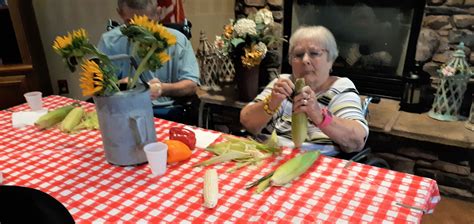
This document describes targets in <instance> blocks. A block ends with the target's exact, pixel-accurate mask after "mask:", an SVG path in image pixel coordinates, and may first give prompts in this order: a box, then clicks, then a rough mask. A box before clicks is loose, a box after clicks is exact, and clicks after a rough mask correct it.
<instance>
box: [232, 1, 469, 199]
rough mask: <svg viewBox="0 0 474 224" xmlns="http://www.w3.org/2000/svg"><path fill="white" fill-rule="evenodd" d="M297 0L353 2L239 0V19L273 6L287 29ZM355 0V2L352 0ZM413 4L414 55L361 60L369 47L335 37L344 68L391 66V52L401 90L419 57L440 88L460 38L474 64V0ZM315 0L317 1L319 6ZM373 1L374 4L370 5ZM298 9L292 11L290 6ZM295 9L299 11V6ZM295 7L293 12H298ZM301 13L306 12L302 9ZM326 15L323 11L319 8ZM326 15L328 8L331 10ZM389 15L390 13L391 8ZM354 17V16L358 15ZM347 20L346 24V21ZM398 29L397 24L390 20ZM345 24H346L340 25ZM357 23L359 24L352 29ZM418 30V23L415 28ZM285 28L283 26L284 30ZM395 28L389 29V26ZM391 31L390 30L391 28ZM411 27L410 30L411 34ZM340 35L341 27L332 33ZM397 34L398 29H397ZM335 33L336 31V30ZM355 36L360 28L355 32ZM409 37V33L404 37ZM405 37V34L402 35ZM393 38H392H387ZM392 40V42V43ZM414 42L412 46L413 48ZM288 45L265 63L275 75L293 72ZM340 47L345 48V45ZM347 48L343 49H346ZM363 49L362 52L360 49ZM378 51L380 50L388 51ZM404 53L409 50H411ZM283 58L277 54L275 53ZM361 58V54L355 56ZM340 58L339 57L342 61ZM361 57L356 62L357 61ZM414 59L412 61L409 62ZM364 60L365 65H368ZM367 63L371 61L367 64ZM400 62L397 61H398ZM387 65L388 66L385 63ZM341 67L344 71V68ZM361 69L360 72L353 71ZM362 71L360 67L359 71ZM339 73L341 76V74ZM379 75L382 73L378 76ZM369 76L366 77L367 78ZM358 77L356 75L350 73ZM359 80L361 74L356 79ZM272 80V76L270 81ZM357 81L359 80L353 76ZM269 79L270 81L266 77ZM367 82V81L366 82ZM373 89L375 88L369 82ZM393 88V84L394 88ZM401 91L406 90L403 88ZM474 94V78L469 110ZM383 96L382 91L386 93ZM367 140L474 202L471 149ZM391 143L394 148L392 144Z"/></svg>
mask: <svg viewBox="0 0 474 224" xmlns="http://www.w3.org/2000/svg"><path fill="white" fill-rule="evenodd" d="M292 2H300V3H301V2H303V3H304V2H311V3H314V2H317V4H319V3H321V4H322V3H325V4H326V3H328V2H348V1H338V0H322V1H316V0H313V1H308V0H292V1H291V0H236V7H235V12H236V17H237V18H239V17H242V16H246V15H248V14H249V13H251V12H256V11H257V10H258V9H260V8H262V7H268V8H269V9H270V10H271V11H272V12H273V15H274V18H275V21H277V22H279V23H280V24H281V25H282V27H283V26H284V24H287V22H285V21H286V20H288V19H289V18H290V19H291V17H288V16H287V14H286V11H285V10H288V5H292V4H290V3H292ZM350 2H353V1H350ZM360 2H362V3H369V2H382V1H360ZM391 2H405V3H407V4H409V1H391ZM413 2H422V4H423V6H422V7H423V12H422V15H421V21H419V23H420V25H421V26H420V27H418V29H417V31H416V32H418V33H417V34H416V35H414V36H416V37H417V39H416V41H415V44H413V45H410V44H409V43H408V42H409V40H408V41H407V49H405V51H406V52H410V51H412V52H413V53H411V54H410V53H408V54H406V55H407V56H406V58H403V57H401V56H400V55H401V54H403V52H395V53H393V52H390V51H387V52H388V53H379V54H378V55H377V54H376V56H377V57H376V58H375V59H373V60H372V61H370V60H369V61H367V59H364V60H365V61H364V60H362V61H360V60H361V59H362V58H361V57H362V56H361V55H370V53H368V54H367V52H364V51H369V50H370V49H366V48H364V47H362V48H361V47H360V46H358V47H357V49H358V50H359V53H360V55H358V54H352V55H351V54H350V51H351V49H352V51H353V49H355V48H354V43H350V41H346V42H349V43H343V42H339V40H343V37H342V38H336V41H338V45H339V47H340V48H341V47H343V48H345V51H346V52H341V53H342V55H345V58H341V59H343V60H344V61H343V62H341V63H343V65H344V66H348V65H349V66H355V65H356V64H357V63H360V65H361V66H360V67H361V68H364V67H367V66H369V67H370V66H373V67H377V66H378V65H374V63H375V62H379V65H384V63H385V64H386V63H387V62H388V61H389V60H388V58H389V57H388V54H390V57H391V61H392V62H393V61H395V60H394V59H397V60H396V61H398V62H397V63H393V66H389V67H388V68H387V67H385V69H386V71H388V72H387V74H389V78H391V79H393V80H392V82H388V83H390V85H393V87H395V88H398V89H399V90H401V89H402V88H403V85H402V79H401V78H402V76H403V75H404V74H405V73H406V72H407V71H408V70H406V69H409V67H410V66H407V64H406V63H408V65H410V63H411V64H413V63H414V62H415V61H419V62H421V63H422V64H423V70H424V71H426V72H428V73H429V74H430V75H431V80H432V85H433V87H436V86H437V84H438V78H437V76H438V75H437V72H436V70H437V69H439V67H440V66H441V65H442V64H444V63H447V62H448V61H449V59H450V57H451V54H452V53H453V51H454V50H455V49H456V46H457V45H458V44H459V43H460V42H464V44H465V46H466V47H465V49H464V50H465V53H466V59H467V61H468V63H469V64H470V65H471V66H472V65H474V0H427V1H415V0H413ZM317 4H314V5H317ZM366 5H369V6H370V4H366ZM291 10H293V9H291ZM317 10H321V9H316V8H313V9H312V11H309V13H313V12H314V13H313V14H316V12H317ZM350 10H354V11H353V13H350V12H351V11H350ZM294 11H296V10H294ZM294 11H293V12H294ZM346 11H347V12H349V14H347V15H348V16H351V15H352V16H355V17H357V16H359V17H362V18H367V19H369V20H370V19H371V18H372V19H373V14H371V13H370V10H369V9H368V8H367V7H365V6H363V4H362V6H361V7H359V8H354V7H351V8H347V10H346ZM298 13H301V12H298ZM320 13H321V12H320ZM326 13H327V12H326ZM387 13H390V12H387ZM375 14H376V15H377V13H375ZM404 15H406V13H405V14H404V13H402V15H401V17H402V18H400V19H401V20H400V21H403V18H406V17H403V16H404ZM355 17H354V18H355ZM379 22H380V27H381V29H382V28H383V27H384V26H387V24H385V25H384V20H382V19H381V20H380V21H379ZM341 23H342V22H341ZM391 25H392V27H393V24H391ZM341 26H342V25H341ZM355 26H357V24H356V25H354V26H353V27H355ZM415 28H416V27H415ZM284 29H286V28H285V27H283V30H284ZM388 31H390V30H388ZM388 31H387V32H388ZM411 31H412V29H411V28H410V32H411ZM333 32H334V33H337V32H339V31H333ZM397 32H409V31H408V29H405V30H403V29H398V31H397ZM392 34H393V33H392ZM335 35H336V34H335ZM354 35H355V32H354ZM405 36H406V35H405ZM398 39H400V38H398ZM387 41H389V40H387ZM360 43H362V41H359V42H358V44H359V45H361V44H360ZM381 43H385V42H381ZM387 44H390V43H389V42H387ZM408 46H409V47H408ZM284 50H285V49H284V47H282V48H280V49H275V51H274V54H272V55H273V56H274V57H273V60H276V62H272V63H269V62H267V63H269V64H270V66H266V67H265V69H266V71H267V73H268V74H270V75H269V77H271V74H274V73H278V72H281V71H282V70H283V72H288V71H289V70H288V67H286V68H285V65H284V63H285V61H284V60H282V58H283V57H286V56H284V55H285V52H284ZM340 51H341V49H340ZM343 51H344V50H343ZM361 51H362V52H361ZM383 51H384V50H381V51H376V52H383ZM406 52H405V53H406ZM275 56H278V57H275ZM354 56H356V57H354ZM341 59H339V60H341ZM355 59H357V60H355ZM405 59H407V60H409V61H407V60H405ZM363 63H365V64H363ZM367 63H368V64H369V65H367ZM394 64H396V65H394ZM382 67H383V66H382ZM339 71H342V72H343V71H344V67H343V68H342V69H340V70H339ZM354 71H356V70H354ZM356 72H357V71H356ZM336 75H339V74H336ZM374 76H375V77H376V78H377V77H379V76H380V75H374ZM362 77H363V78H364V76H362ZM350 78H351V79H353V77H350ZM356 78H357V77H356ZM365 78H366V79H367V80H366V81H368V82H366V83H365V84H368V85H371V84H372V85H374V88H376V87H377V85H378V84H377V83H378V82H380V81H382V82H385V81H386V80H384V79H379V80H375V81H374V80H372V79H373V78H371V77H369V76H365ZM267 81H268V80H267ZM353 81H354V80H353ZM264 82H265V80H264ZM265 84H266V83H263V84H262V83H261V85H265ZM365 84H364V85H365ZM356 86H357V87H358V88H359V86H360V85H358V84H357V83H356ZM369 87H370V86H369ZM393 87H392V88H393ZM400 92H401V91H400ZM472 93H473V79H471V81H470V83H469V87H468V91H466V94H465V97H464V101H465V102H466V104H467V105H464V106H463V107H464V108H467V109H469V106H470V104H471V102H472V97H471V96H472ZM382 95H383V94H382ZM399 97H400V96H396V95H393V94H392V95H391V96H388V97H387V98H392V99H399ZM368 143H369V144H370V146H372V148H373V149H374V151H375V149H385V150H384V151H379V152H378V153H379V154H380V155H381V156H384V157H385V158H386V159H387V160H390V161H389V162H390V163H391V164H394V166H392V168H393V169H395V170H398V171H402V172H407V173H414V174H417V175H420V176H426V177H430V178H433V179H435V180H437V181H438V184H439V186H440V189H441V191H442V193H444V194H449V195H455V196H459V197H462V198H464V199H468V200H474V188H473V187H472V186H474V172H473V170H474V159H473V158H474V157H473V155H474V151H473V149H472V148H459V147H450V146H446V145H441V144H434V143H427V142H422V143H423V144H420V142H416V141H415V142H413V141H409V140H407V139H404V138H394V137H393V136H388V135H384V134H381V135H380V136H377V134H375V135H372V134H371V138H369V141H368ZM387 146H390V147H387Z"/></svg>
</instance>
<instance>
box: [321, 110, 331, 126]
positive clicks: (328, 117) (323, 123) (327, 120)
mask: <svg viewBox="0 0 474 224" xmlns="http://www.w3.org/2000/svg"><path fill="white" fill-rule="evenodd" d="M321 114H322V115H323V121H321V123H320V124H319V125H318V127H319V128H325V127H326V126H328V125H329V124H330V123H331V122H332V114H331V112H330V111H329V110H328V109H327V108H326V107H325V108H323V109H321Z"/></svg>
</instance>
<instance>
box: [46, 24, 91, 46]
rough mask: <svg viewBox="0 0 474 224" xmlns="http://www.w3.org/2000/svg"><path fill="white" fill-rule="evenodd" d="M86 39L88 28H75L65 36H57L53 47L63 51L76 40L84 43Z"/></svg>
mask: <svg viewBox="0 0 474 224" xmlns="http://www.w3.org/2000/svg"><path fill="white" fill-rule="evenodd" d="M85 40H87V33H86V30H84V29H82V28H81V29H79V30H74V31H73V32H72V33H71V32H69V33H67V35H65V36H57V37H56V39H55V40H54V43H53V49H54V50H56V51H61V50H64V49H66V48H69V47H72V46H73V42H74V41H77V42H79V43H82V42H83V41H85Z"/></svg>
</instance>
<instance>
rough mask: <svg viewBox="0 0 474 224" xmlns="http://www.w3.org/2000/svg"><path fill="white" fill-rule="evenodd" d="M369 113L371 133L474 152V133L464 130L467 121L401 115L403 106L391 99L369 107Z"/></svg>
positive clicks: (382, 100) (410, 114) (421, 115)
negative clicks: (400, 108) (400, 106)
mask: <svg viewBox="0 0 474 224" xmlns="http://www.w3.org/2000/svg"><path fill="white" fill-rule="evenodd" d="M369 111H370V114H369V119H368V120H369V126H370V130H371V131H374V132H382V133H385V134H388V135H394V136H398V137H403V138H408V139H413V140H418V141H424V142H431V143H436V144H442V145H449V146H456V147H460V148H465V149H469V150H474V132H472V131H470V130H468V129H467V128H465V127H464V122H465V121H451V122H447V121H438V120H435V119H433V118H431V117H429V116H428V114H427V113H421V114H417V113H408V112H404V111H400V110H399V102H398V101H395V100H391V99H381V101H380V103H378V104H371V105H369Z"/></svg>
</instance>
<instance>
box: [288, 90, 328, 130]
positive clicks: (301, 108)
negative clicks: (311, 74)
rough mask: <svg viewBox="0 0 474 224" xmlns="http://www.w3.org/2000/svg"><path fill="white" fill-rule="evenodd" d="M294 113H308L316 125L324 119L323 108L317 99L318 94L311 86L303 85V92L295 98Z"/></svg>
mask: <svg viewBox="0 0 474 224" xmlns="http://www.w3.org/2000/svg"><path fill="white" fill-rule="evenodd" d="M293 113H306V115H307V116H308V118H309V119H310V120H311V121H313V123H314V124H315V125H317V124H319V123H321V121H322V120H323V116H322V115H321V108H320V107H319V104H318V102H317V100H316V94H315V93H314V91H313V90H312V89H311V88H310V87H309V86H305V87H303V89H302V90H301V93H299V94H297V95H296V96H295V98H293Z"/></svg>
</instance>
